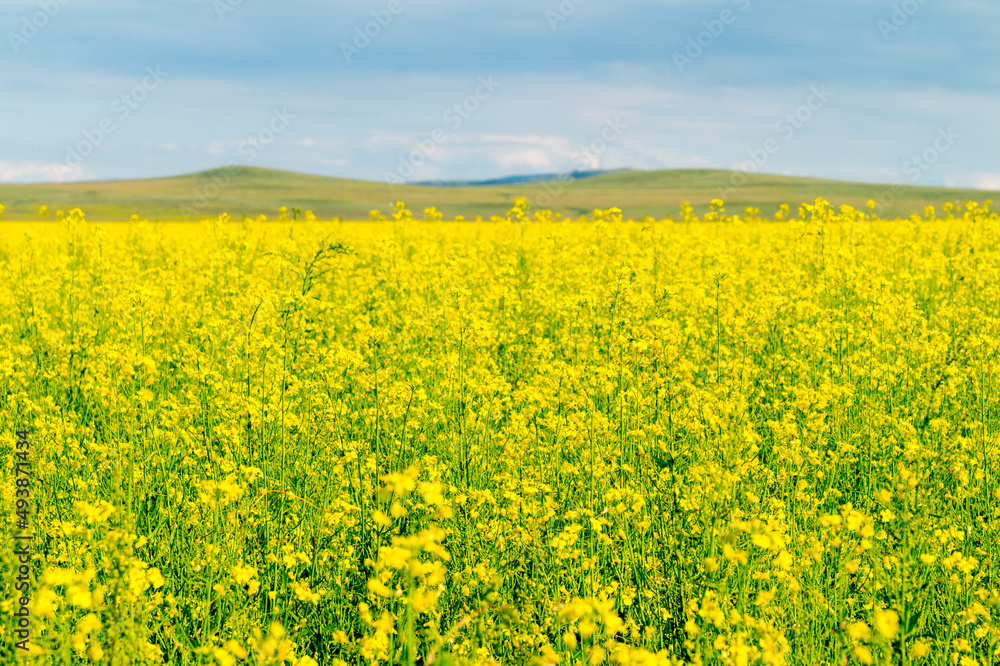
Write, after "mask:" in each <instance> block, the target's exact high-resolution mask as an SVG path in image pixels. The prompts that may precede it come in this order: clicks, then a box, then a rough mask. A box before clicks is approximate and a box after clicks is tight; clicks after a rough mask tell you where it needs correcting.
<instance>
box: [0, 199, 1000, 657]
mask: <svg viewBox="0 0 1000 666" xmlns="http://www.w3.org/2000/svg"><path fill="white" fill-rule="evenodd" d="M929 212H930V211H927V213H929ZM938 213H939V214H941V215H943V216H944V217H946V218H947V219H938V218H937V217H936V216H932V215H928V216H927V217H924V218H919V219H913V220H910V221H906V222H900V221H896V222H888V221H883V220H873V219H870V218H869V217H867V216H866V215H865V214H863V213H860V212H857V211H852V210H846V211H845V212H843V213H835V212H834V211H833V210H831V209H830V208H829V207H828V206H826V205H825V204H824V203H822V202H819V203H817V204H816V205H815V206H808V207H803V209H802V210H801V217H800V218H798V219H793V220H790V221H783V222H775V221H755V222H750V223H748V222H747V221H746V219H745V218H742V219H741V220H739V221H735V220H733V219H732V218H725V217H724V218H723V220H722V221H714V222H706V221H704V220H695V219H691V220H689V221H688V222H679V223H675V222H665V221H647V222H645V223H630V222H617V221H615V217H616V216H615V214H614V213H613V212H612V213H610V214H608V215H606V216H604V217H605V219H604V220H599V221H592V222H586V223H583V222H562V223H553V222H541V223H515V222H510V221H504V222H499V223H481V224H471V223H450V222H438V223H431V222H413V221H387V222H357V223H318V222H309V223H303V222H297V223H257V222H233V221H228V220H225V219H220V220H212V221H209V222H205V223H202V224H200V225H190V224H176V225H169V224H165V225H158V224H149V223H135V224H118V225H114V224H108V225H100V226H95V225H92V224H88V223H86V222H84V221H83V220H82V219H81V218H80V217H79V216H78V215H76V214H74V215H73V216H71V218H70V219H68V220H66V221H64V222H63V223H61V224H51V225H49V227H48V228H41V227H39V226H38V225H37V224H35V225H10V224H7V223H4V224H2V225H0V234H2V236H0V271H2V275H3V277H2V280H0V307H2V308H3V311H4V312H5V313H6V316H5V318H4V319H3V320H0V416H2V422H3V424H4V425H3V430H2V433H0V437H2V439H0V457H2V459H3V461H4V475H3V479H4V480H3V485H2V488H0V494H2V496H3V500H4V502H3V506H4V509H5V511H6V512H7V515H8V516H9V519H7V520H4V521H3V526H4V527H3V530H4V537H5V543H14V542H13V539H12V536H13V535H14V534H15V533H16V532H17V531H18V529H17V528H18V525H17V521H18V517H17V515H16V513H15V501H16V498H17V497H18V487H17V486H16V485H15V469H16V463H17V462H18V461H19V458H18V453H25V449H23V448H21V447H20V445H19V444H17V437H15V431H16V430H18V429H23V428H27V429H30V435H29V436H28V440H29V441H30V445H29V448H28V449H27V452H26V453H25V456H24V457H26V458H29V459H30V478H31V485H30V502H29V505H30V507H29V509H27V510H29V511H30V512H31V513H30V517H29V521H30V529H31V531H33V532H34V533H36V534H37V536H36V539H35V540H34V542H33V543H32V546H31V548H32V549H33V551H32V552H33V556H32V558H31V563H30V569H31V574H30V577H31V579H32V588H31V591H30V592H31V600H30V603H29V604H28V606H27V608H28V609H29V612H30V630H31V645H30V648H31V649H30V651H29V652H30V654H29V656H27V657H26V658H25V659H24V663H31V664H71V663H84V662H92V663H104V664H131V663H136V664H139V663H149V664H154V663H164V661H165V662H167V663H170V664H220V665H221V666H229V665H232V664H242V663H251V664H285V663H289V664H297V665H298V666H311V665H312V664H314V663H319V664H323V665H324V666H325V665H327V664H343V663H347V664H363V663H364V664H367V663H392V664H429V663H437V664H446V663H453V664H459V663H481V664H494V663H499V664H525V663H536V664H556V663H558V664H582V663H589V664H597V663H601V662H602V661H607V662H610V663H620V664H681V663H683V664H736V665H743V664H808V665H814V664H872V663H877V664H889V663H892V664H962V665H971V664H980V665H982V666H985V665H986V664H991V663H996V662H997V659H998V656H1000V652H998V645H1000V643H998V641H1000V625H998V621H997V618H998V614H1000V587H998V580H997V574H998V566H1000V563H998V562H997V557H998V546H1000V539H998V536H1000V534H998V532H1000V483H998V482H1000V472H998V470H1000V467H998V464H1000V455H998V454H1000V446H998V443H1000V442H998V429H1000V390H998V389H1000V387H998V371H1000V366H998V354H1000V319H998V317H997V313H998V312H1000V282H998V279H1000V217H998V216H997V215H996V214H995V213H991V212H988V211H987V210H985V209H984V208H982V207H978V206H969V207H968V209H965V210H960V211H956V212H954V213H952V212H951V211H948V212H947V213H944V212H942V211H938ZM515 217H516V216H515ZM25 232H28V235H27V236H25ZM21 478H24V477H21ZM17 571H18V562H17V558H16V556H15V555H14V549H13V548H5V549H4V550H3V552H2V554H0V572H2V575H3V584H4V585H5V587H6V589H7V590H8V593H7V595H5V597H4V601H3V602H2V605H0V640H2V644H3V648H2V652H0V655H4V658H6V657H7V656H9V655H12V654H13V653H14V650H13V649H12V647H11V646H12V644H13V643H14V641H16V640H17V636H16V635H15V634H14V632H13V628H14V627H15V626H16V618H15V613H17V612H19V608H20V606H19V604H18V602H17V600H16V599H15V598H14V597H12V596H11V595H12V594H13V591H12V587H13V580H14V579H15V578H16V576H17ZM30 655H35V656H30Z"/></svg>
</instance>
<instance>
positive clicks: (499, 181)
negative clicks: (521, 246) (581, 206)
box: [413, 169, 634, 187]
mask: <svg viewBox="0 0 1000 666" xmlns="http://www.w3.org/2000/svg"><path fill="white" fill-rule="evenodd" d="M628 171H634V169H603V170H597V171H570V172H569V173H541V174H529V175H525V176H507V177H505V178H493V179H490V180H424V181H418V182H415V183H413V184H414V185H427V186H430V187H485V186H487V185H518V184H521V183H544V182H546V181H555V180H580V179H582V178H593V177H594V176H604V175H607V174H611V173H625V172H628Z"/></svg>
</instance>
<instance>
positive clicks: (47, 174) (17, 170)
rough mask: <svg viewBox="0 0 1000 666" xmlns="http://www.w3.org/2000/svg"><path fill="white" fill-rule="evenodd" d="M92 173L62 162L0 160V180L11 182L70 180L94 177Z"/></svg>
mask: <svg viewBox="0 0 1000 666" xmlns="http://www.w3.org/2000/svg"><path fill="white" fill-rule="evenodd" d="M94 177H95V176H94V174H93V173H89V172H87V171H84V170H83V168H82V167H73V168H70V167H67V166H65V165H62V164H39V163H37V162H20V163H14V162H0V182H4V183H13V182H18V181H21V180H30V181H39V180H41V181H50V182H51V181H70V180H87V179H88V178H94Z"/></svg>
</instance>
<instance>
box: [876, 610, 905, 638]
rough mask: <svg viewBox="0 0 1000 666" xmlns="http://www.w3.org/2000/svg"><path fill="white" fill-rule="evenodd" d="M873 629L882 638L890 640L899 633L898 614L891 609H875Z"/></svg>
mask: <svg viewBox="0 0 1000 666" xmlns="http://www.w3.org/2000/svg"><path fill="white" fill-rule="evenodd" d="M875 628H876V629H878V632H879V633H880V634H882V636H883V637H885V638H887V639H889V640H892V639H893V638H895V637H896V635H897V634H898V633H899V614H898V613H896V611H894V610H892V609H888V608H876V609H875Z"/></svg>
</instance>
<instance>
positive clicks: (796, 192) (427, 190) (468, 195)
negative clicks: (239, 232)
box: [0, 167, 995, 221]
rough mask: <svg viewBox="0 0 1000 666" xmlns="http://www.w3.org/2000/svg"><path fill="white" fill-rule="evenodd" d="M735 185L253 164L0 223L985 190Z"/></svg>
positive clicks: (123, 189) (574, 207)
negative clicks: (384, 179) (354, 175)
mask: <svg viewBox="0 0 1000 666" xmlns="http://www.w3.org/2000/svg"><path fill="white" fill-rule="evenodd" d="M745 178H746V182H745V184H744V185H742V186H741V187H734V186H733V183H734V182H739V180H736V179H735V177H734V174H732V173H731V172H729V171H719V170H704V169H698V170H696V169H684V170H672V171H626V172H621V173H611V174H606V175H600V176H595V177H591V178H584V179H579V180H572V181H566V182H559V181H550V182H546V183H518V184H503V185H489V186H476V185H470V186H465V187H436V186H430V185H402V186H400V185H397V186H390V185H388V184H386V183H380V182H372V181H362V180H347V179H342V178H329V177H326V176H314V175H307V174H299V173H292V172H288V171H275V170H271V169H260V168H254V167H235V168H232V169H216V170H213V171H206V172H202V173H196V174H191V175H186V176H176V177H171V178H154V179H146V180H125V181H96V182H86V183H63V184H32V185H9V184H8V185H0V204H3V205H5V206H6V211H5V212H4V214H3V219H5V220H15V219H17V220H32V219H39V215H38V208H39V206H41V205H42V204H45V205H47V206H48V207H49V211H50V215H52V214H54V213H55V212H56V211H57V210H60V209H61V210H68V209H69V208H73V207H79V208H82V209H83V210H84V212H85V213H86V214H87V218H88V219H90V220H95V221H96V220H100V221H117V220H127V219H128V218H129V217H130V216H131V215H132V214H138V215H139V216H140V217H142V218H145V219H149V220H153V221H157V220H184V219H188V220H192V221H197V220H200V219H203V218H207V217H214V216H216V215H219V214H220V213H223V212H226V213H229V214H230V215H231V216H232V217H235V218H240V217H242V216H243V215H244V214H245V215H249V216H251V217H256V216H257V215H259V214H261V213H263V214H265V215H267V216H268V217H270V218H274V217H276V216H277V211H278V208H279V207H281V206H287V207H288V208H289V210H291V209H292V207H295V206H297V207H299V208H302V209H303V210H312V211H313V212H314V213H315V214H316V216H317V217H319V218H320V219H328V218H332V217H340V218H342V219H367V218H368V212H369V211H370V210H371V209H373V208H378V209H381V210H382V211H385V212H388V211H389V210H391V207H392V203H393V202H395V201H397V200H402V201H405V202H406V204H407V207H408V208H410V209H411V210H413V211H414V212H415V214H416V215H417V217H420V211H422V210H423V208H424V207H426V206H437V208H438V209H439V210H441V211H442V212H443V213H444V214H445V217H446V218H451V217H453V216H455V215H465V216H466V217H467V218H470V219H471V218H474V217H475V216H476V215H481V216H483V218H485V219H488V218H489V216H491V215H503V214H504V213H506V212H507V210H509V209H510V207H511V205H512V203H513V201H514V198H515V197H517V196H527V197H528V198H529V199H530V200H531V201H532V202H533V203H534V204H536V205H537V206H538V207H540V208H551V209H552V210H554V211H557V212H560V213H562V214H563V215H564V216H570V217H577V216H579V215H582V214H587V213H590V212H591V211H592V210H593V209H594V208H610V207H611V206H618V207H620V208H621V209H622V210H623V211H624V213H625V215H626V216H629V217H634V218H639V217H642V216H643V215H653V216H655V217H657V218H662V217H664V216H666V215H667V214H668V213H669V214H671V215H674V216H676V215H677V211H678V206H679V204H680V203H681V201H684V200H687V201H690V202H691V203H692V204H693V205H694V206H695V210H696V211H699V212H702V211H704V210H706V209H707V208H708V203H709V201H711V199H713V198H715V197H721V198H723V199H724V200H725V202H726V208H727V210H728V211H729V212H741V211H742V210H743V209H744V208H745V207H747V206H755V207H758V208H760V210H761V212H762V213H763V214H765V215H771V214H773V212H774V211H775V210H776V209H777V207H778V205H780V204H782V203H788V204H790V205H791V206H792V210H793V211H794V210H795V209H796V207H797V205H798V204H800V203H802V202H810V203H811V202H812V201H814V200H815V199H816V198H817V197H824V198H825V199H827V200H829V201H830V202H831V203H833V204H834V205H840V204H850V205H852V206H855V207H859V208H860V207H863V206H864V205H865V202H866V201H868V200H869V199H876V200H880V199H881V200H882V201H884V202H885V203H886V206H885V207H884V210H882V214H883V215H885V216H890V217H894V216H904V217H905V216H908V215H910V214H911V213H917V212H922V210H923V207H924V206H925V205H927V204H933V205H936V206H938V207H940V204H942V203H944V202H945V201H966V200H975V201H984V200H986V199H987V198H990V197H991V196H995V195H994V194H993V193H990V192H984V191H981V190H957V189H947V188H937V187H902V188H898V189H897V192H896V194H895V195H894V196H893V195H892V193H891V192H892V189H891V186H889V185H873V184H870V183H850V182H843V181H833V180H820V179H814V178H796V177H791V176H774V175H768V174H747V175H746V176H745Z"/></svg>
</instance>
